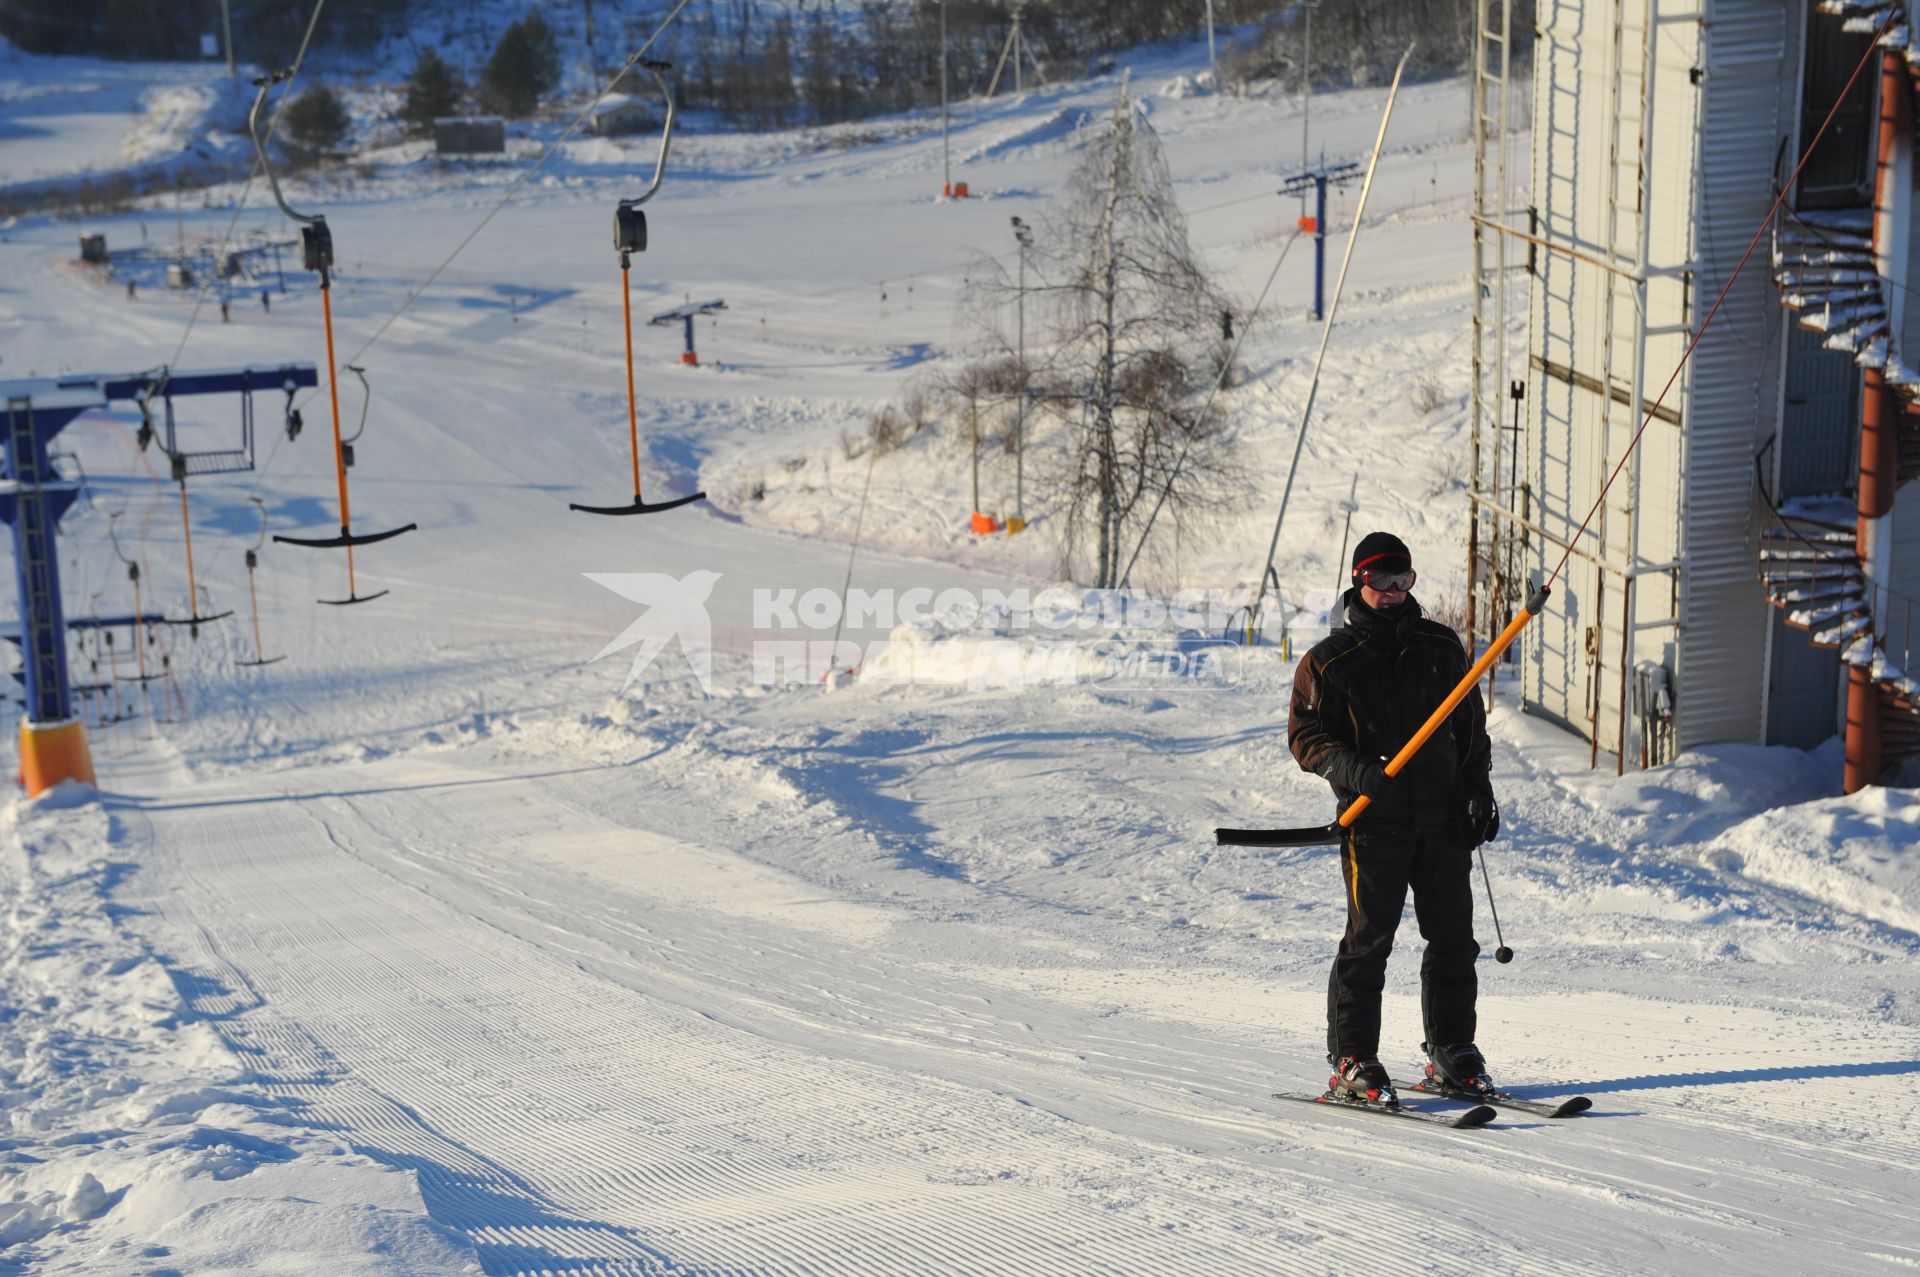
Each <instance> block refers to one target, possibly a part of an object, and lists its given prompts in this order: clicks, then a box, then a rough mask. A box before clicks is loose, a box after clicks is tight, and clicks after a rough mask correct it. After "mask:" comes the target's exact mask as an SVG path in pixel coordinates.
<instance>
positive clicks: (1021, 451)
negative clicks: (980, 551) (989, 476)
mask: <svg viewBox="0 0 1920 1277" xmlns="http://www.w3.org/2000/svg"><path fill="white" fill-rule="evenodd" d="M1013 237H1014V239H1016V240H1018V241H1019V243H1020V291H1019V292H1018V293H1017V294H1016V296H1017V297H1018V298H1019V301H1018V302H1017V303H1016V312H1017V314H1018V315H1019V319H1018V320H1017V321H1016V327H1017V330H1018V332H1019V337H1018V342H1019V352H1020V353H1019V355H1018V359H1019V369H1020V402H1019V406H1018V407H1017V408H1016V409H1015V410H1014V426H1013V439H1014V450H1013V514H1012V516H1011V517H1009V518H1008V519H1007V533H1008V535H1009V536H1011V535H1012V534H1013V533H1015V532H1019V531H1022V530H1023V529H1025V528H1026V526H1027V495H1026V494H1027V482H1026V473H1027V250H1028V249H1029V248H1032V247H1033V231H1032V229H1031V228H1029V227H1028V226H1027V224H1026V223H1025V222H1023V221H1021V220H1020V219H1019V218H1017V217H1016V218H1014V219H1013Z"/></svg>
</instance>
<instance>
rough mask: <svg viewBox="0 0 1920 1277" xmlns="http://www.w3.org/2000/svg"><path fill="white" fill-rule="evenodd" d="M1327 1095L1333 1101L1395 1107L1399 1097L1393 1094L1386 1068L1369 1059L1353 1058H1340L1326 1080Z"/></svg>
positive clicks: (1348, 1056) (1349, 1056)
mask: <svg viewBox="0 0 1920 1277" xmlns="http://www.w3.org/2000/svg"><path fill="white" fill-rule="evenodd" d="M1327 1094H1328V1095H1329V1096H1331V1097H1332V1098H1334V1099H1336V1100H1345V1101H1347V1102H1348V1103H1362V1104H1384V1105H1387V1106H1388V1107H1394V1106H1397V1105H1398V1104H1399V1103H1400V1097H1399V1096H1398V1095H1396V1094H1394V1090H1393V1079H1392V1078H1391V1077H1389V1076H1388V1074H1387V1070H1386V1066H1385V1065H1383V1064H1381V1063H1380V1061H1379V1060H1376V1059H1374V1058H1372V1057H1371V1056H1369V1057H1368V1058H1366V1059H1364V1060H1362V1059H1356V1058H1354V1057H1353V1056H1351V1055H1343V1056H1341V1057H1340V1059H1339V1061H1338V1062H1337V1063H1336V1064H1335V1065H1334V1066H1333V1076H1332V1077H1330V1078H1328V1079H1327Z"/></svg>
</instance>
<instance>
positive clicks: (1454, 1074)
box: [1421, 1042, 1500, 1097]
mask: <svg viewBox="0 0 1920 1277" xmlns="http://www.w3.org/2000/svg"><path fill="white" fill-rule="evenodd" d="M1421 1045H1423V1046H1424V1047H1425V1048H1426V1052H1427V1076H1426V1080H1425V1081H1424V1082H1423V1083H1422V1084H1421V1089H1423V1090H1430V1091H1439V1092H1443V1093H1444V1092H1449V1091H1450V1092H1453V1093H1454V1094H1456V1095H1463V1096H1480V1097H1487V1096H1494V1095H1498V1094H1500V1088H1499V1087H1497V1086H1495V1085H1494V1084H1493V1079H1492V1078H1491V1077H1489V1076H1488V1075H1487V1061H1486V1058H1485V1057H1484V1056H1482V1055H1481V1054H1480V1048H1479V1047H1477V1046H1475V1045H1474V1044H1473V1043H1471V1042H1456V1043H1455V1044H1454V1045H1452V1046H1435V1045H1434V1044H1433V1043H1431V1042H1426V1043H1422V1044H1421Z"/></svg>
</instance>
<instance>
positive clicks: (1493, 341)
mask: <svg viewBox="0 0 1920 1277" xmlns="http://www.w3.org/2000/svg"><path fill="white" fill-rule="evenodd" d="M1475 9H1476V13H1475V22H1474V28H1475V29H1474V67H1473V213H1474V218H1473V283H1474V288H1473V370H1472V371H1473V385H1472V393H1471V395H1470V396H1469V398H1470V403H1471V407H1470V415H1471V421H1470V425H1469V431H1468V436H1467V437H1468V439H1469V440H1470V448H1471V453H1472V455H1471V458H1470V463H1469V464H1470V472H1471V474H1472V481H1473V487H1474V494H1475V495H1476V496H1479V495H1481V494H1482V493H1484V494H1485V495H1487V496H1488V497H1490V498H1491V499H1492V501H1493V502H1494V503H1495V504H1497V505H1498V504H1507V505H1510V504H1511V503H1509V502H1505V501H1504V495H1505V485H1503V484H1502V482H1501V473H1500V455H1501V447H1500V423H1501V413H1500V399H1501V393H1502V391H1503V390H1504V389H1505V387H1504V386H1503V385H1502V383H1503V382H1504V381H1505V380H1506V370H1507V294H1508V283H1507V273H1508V269H1509V267H1508V261H1507V254H1508V250H1509V246H1508V244H1507V235H1506V234H1505V233H1504V232H1503V231H1501V230H1497V229H1494V226H1506V225H1507V224H1508V218H1509V217H1510V216H1511V215H1512V210H1511V209H1510V208H1509V207H1508V204H1509V201H1510V199H1511V197H1512V187H1511V184H1510V181H1509V175H1508V170H1507V146H1508V141H1509V137H1508V125H1509V120H1510V112H1511V105H1512V97H1513V92H1512V76H1511V72H1512V65H1513V52H1512V41H1511V36H1512V32H1513V0H1475ZM1489 147H1491V148H1492V152H1493V154H1492V160H1491V162H1489V157H1488V148H1489ZM1489 223H1493V224H1494V225H1492V226H1490V225H1489ZM1489 312H1491V313H1489ZM1489 445H1490V446H1489ZM1507 482H1508V483H1509V484H1510V483H1511V482H1512V476H1510V475H1509V476H1508V480H1507ZM1483 524H1484V529H1483ZM1507 531H1508V530H1507V529H1505V528H1503V526H1502V524H1501V521H1500V519H1499V517H1498V516H1489V517H1488V518H1486V519H1484V520H1483V519H1482V517H1481V506H1480V503H1479V502H1478V501H1471V502H1469V504H1468V532H1467V571H1468V576H1469V579H1470V581H1471V582H1472V583H1473V585H1472V587H1471V588H1469V590H1468V595H1467V609H1468V626H1467V628H1468V639H1469V642H1472V643H1477V642H1478V637H1479V630H1480V625H1481V623H1482V612H1484V623H1485V625H1486V631H1487V636H1488V637H1489V638H1491V637H1492V636H1493V635H1494V634H1495V633H1496V632H1497V631H1498V630H1499V628H1500V626H1501V625H1502V624H1503V623H1504V617H1503V615H1502V612H1503V610H1504V608H1505V607H1506V605H1507V604H1508V603H1509V602H1510V600H1509V598H1508V597H1507V596H1508V594H1509V593H1510V592H1511V591H1510V589H1503V588H1502V587H1503V585H1504V584H1505V583H1504V582H1503V579H1502V575H1503V574H1502V570H1501V569H1502V566H1503V565H1502V560H1501V542H1502V538H1503V535H1504V534H1505V533H1506V532H1507Z"/></svg>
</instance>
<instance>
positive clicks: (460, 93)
mask: <svg viewBox="0 0 1920 1277" xmlns="http://www.w3.org/2000/svg"><path fill="white" fill-rule="evenodd" d="M466 91H467V86H466V85H465V84H463V83H462V82H461V80H460V76H459V75H458V74H457V73H456V72H455V71H454V69H453V68H452V67H450V66H448V65H447V63H446V60H445V59H444V58H442V57H441V56H440V55H439V54H438V53H436V52H434V51H433V50H432V49H427V50H425V51H424V52H422V53H421V55H420V60H419V61H418V62H416V63H414V66H413V74H412V75H410V76H408V77H407V95H406V100H405V101H404V102H402V104H401V106H400V118H401V119H403V120H405V121H406V122H407V126H408V128H409V129H410V130H411V131H412V132H415V133H425V132H427V131H428V130H429V129H431V128H432V127H433V122H434V121H435V120H437V119H439V118H440V117H442V116H446V115H454V114H457V113H458V112H459V110H460V99H461V98H462V97H464V96H465V95H466Z"/></svg>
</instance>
